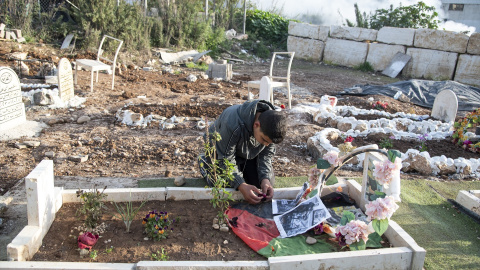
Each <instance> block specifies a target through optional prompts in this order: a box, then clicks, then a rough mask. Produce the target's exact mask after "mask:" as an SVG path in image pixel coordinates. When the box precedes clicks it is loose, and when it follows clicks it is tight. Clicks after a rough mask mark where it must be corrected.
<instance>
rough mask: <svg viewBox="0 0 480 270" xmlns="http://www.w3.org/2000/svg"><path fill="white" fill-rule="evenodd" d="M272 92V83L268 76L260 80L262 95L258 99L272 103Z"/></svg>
mask: <svg viewBox="0 0 480 270" xmlns="http://www.w3.org/2000/svg"><path fill="white" fill-rule="evenodd" d="M271 91H272V82H271V81H270V78H268V77H267V76H263V77H262V79H261V80H260V93H259V94H258V99H262V100H266V101H270V95H271Z"/></svg>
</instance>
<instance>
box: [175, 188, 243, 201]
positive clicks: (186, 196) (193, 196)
mask: <svg viewBox="0 0 480 270" xmlns="http://www.w3.org/2000/svg"><path fill="white" fill-rule="evenodd" d="M226 190H227V191H229V192H230V193H231V194H232V198H233V199H234V200H241V199H243V195H242V193H240V191H236V190H235V189H233V188H227V189H226ZM166 192H167V196H166V200H174V201H183V200H210V199H211V198H212V191H211V190H210V189H207V188H181V187H167V188H166Z"/></svg>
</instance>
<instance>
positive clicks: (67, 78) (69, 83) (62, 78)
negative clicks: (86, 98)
mask: <svg viewBox="0 0 480 270" xmlns="http://www.w3.org/2000/svg"><path fill="white" fill-rule="evenodd" d="M57 70H58V71H57V73H58V74H57V76H58V95H59V97H60V99H61V100H62V101H63V102H67V101H69V100H70V99H71V98H73V96H74V93H73V73H72V65H71V64H70V61H68V59H67V58H62V59H60V61H59V62H58V69H57Z"/></svg>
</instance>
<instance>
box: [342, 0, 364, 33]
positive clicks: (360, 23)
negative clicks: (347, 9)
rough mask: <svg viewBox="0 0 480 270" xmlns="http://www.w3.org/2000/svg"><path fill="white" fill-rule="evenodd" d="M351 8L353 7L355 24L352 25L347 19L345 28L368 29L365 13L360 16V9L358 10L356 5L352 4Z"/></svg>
mask: <svg viewBox="0 0 480 270" xmlns="http://www.w3.org/2000/svg"><path fill="white" fill-rule="evenodd" d="M353 6H354V7H355V19H356V22H357V24H354V23H353V22H351V21H350V20H349V19H346V22H347V26H349V27H362V28H369V27H368V15H367V13H365V12H363V14H362V12H360V9H359V8H358V4H357V3H355V4H353Z"/></svg>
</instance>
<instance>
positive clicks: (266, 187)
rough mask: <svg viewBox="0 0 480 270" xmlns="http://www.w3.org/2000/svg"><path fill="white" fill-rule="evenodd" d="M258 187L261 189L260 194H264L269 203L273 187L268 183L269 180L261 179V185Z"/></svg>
mask: <svg viewBox="0 0 480 270" xmlns="http://www.w3.org/2000/svg"><path fill="white" fill-rule="evenodd" d="M260 187H262V192H263V194H266V195H267V197H266V199H267V201H270V200H271V199H272V198H273V187H272V185H271V183H270V180H268V179H266V178H265V179H263V180H262V183H261V184H260Z"/></svg>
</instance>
